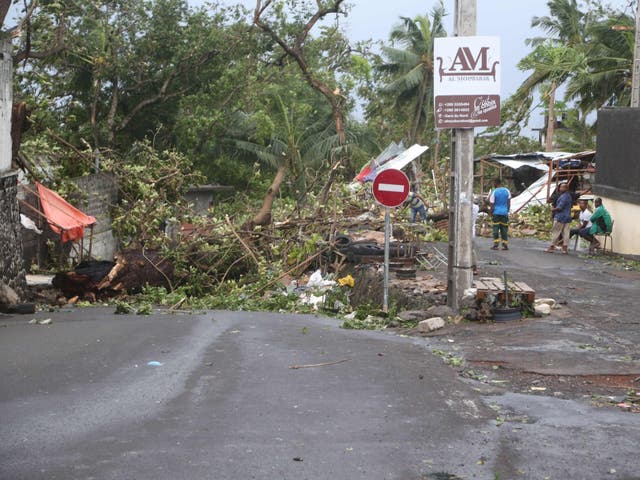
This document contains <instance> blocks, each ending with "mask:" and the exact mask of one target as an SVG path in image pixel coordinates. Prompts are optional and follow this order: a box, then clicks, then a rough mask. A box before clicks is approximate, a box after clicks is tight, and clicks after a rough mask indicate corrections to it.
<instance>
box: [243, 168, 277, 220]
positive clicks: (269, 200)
mask: <svg viewBox="0 0 640 480" xmlns="http://www.w3.org/2000/svg"><path fill="white" fill-rule="evenodd" d="M286 173H287V162H286V161H285V160H282V161H281V162H280V165H279V166H278V170H277V172H276V176H275V177H274V178H273V181H272V182H271V185H270V186H269V189H268V190H267V193H266V195H265V196H264V201H263V202H262V208H260V211H259V212H258V213H257V214H256V215H255V216H254V217H253V218H252V219H251V220H247V221H246V222H244V223H243V224H242V227H241V230H242V231H243V232H252V231H253V230H254V229H255V228H256V227H257V226H265V225H269V224H270V223H271V209H272V208H273V202H274V201H275V200H276V196H277V195H278V192H279V191H280V185H282V182H283V181H284V179H285V176H286Z"/></svg>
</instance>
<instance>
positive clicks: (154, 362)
mask: <svg viewBox="0 0 640 480" xmlns="http://www.w3.org/2000/svg"><path fill="white" fill-rule="evenodd" d="M147 365H149V366H150V367H161V366H162V365H164V364H163V363H162V362H156V361H152V362H147Z"/></svg>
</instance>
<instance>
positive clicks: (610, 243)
mask: <svg viewBox="0 0 640 480" xmlns="http://www.w3.org/2000/svg"><path fill="white" fill-rule="evenodd" d="M612 234H613V220H611V231H610V232H609V233H603V234H602V236H603V237H604V239H603V241H602V253H607V239H608V240H609V251H610V252H611V253H613V237H612V236H611V235H612Z"/></svg>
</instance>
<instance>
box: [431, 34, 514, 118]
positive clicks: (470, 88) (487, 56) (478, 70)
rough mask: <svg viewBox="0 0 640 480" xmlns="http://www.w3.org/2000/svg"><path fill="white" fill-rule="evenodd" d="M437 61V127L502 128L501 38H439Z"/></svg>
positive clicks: (435, 67)
mask: <svg viewBox="0 0 640 480" xmlns="http://www.w3.org/2000/svg"><path fill="white" fill-rule="evenodd" d="M434 58H435V60H436V61H435V63H434V73H433V81H434V112H435V120H436V128H474V127H492V126H498V125H500V72H501V69H500V39H499V38H498V37H445V38H436V39H435V43H434Z"/></svg>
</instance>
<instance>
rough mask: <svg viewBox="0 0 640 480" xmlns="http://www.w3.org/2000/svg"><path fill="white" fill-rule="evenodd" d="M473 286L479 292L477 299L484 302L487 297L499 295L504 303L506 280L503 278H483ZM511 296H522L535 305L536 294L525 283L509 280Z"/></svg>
mask: <svg viewBox="0 0 640 480" xmlns="http://www.w3.org/2000/svg"><path fill="white" fill-rule="evenodd" d="M473 286H474V288H476V289H477V290H478V295H477V297H476V298H477V299H478V300H483V299H484V298H486V297H487V295H497V296H498V298H499V299H500V301H502V302H504V280H503V279H502V278H490V277H481V278H478V279H475V280H474V281H473ZM507 290H508V291H509V296H510V297H511V295H521V296H523V297H524V298H525V299H526V300H527V302H529V303H533V301H534V300H535V299H536V292H535V290H533V289H532V288H531V287H530V286H529V285H527V284H526V283H524V282H514V281H511V280H508V279H507Z"/></svg>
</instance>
